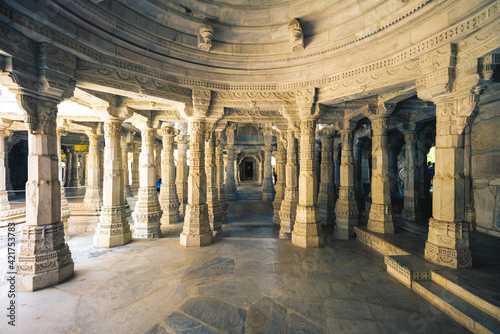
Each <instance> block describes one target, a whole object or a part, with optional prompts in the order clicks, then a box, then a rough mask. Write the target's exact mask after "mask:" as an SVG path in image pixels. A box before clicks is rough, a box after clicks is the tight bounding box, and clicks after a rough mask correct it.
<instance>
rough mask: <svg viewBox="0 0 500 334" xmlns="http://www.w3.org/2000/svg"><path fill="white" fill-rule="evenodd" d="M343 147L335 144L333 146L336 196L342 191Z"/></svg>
mask: <svg viewBox="0 0 500 334" xmlns="http://www.w3.org/2000/svg"><path fill="white" fill-rule="evenodd" d="M340 147H341V145H340V144H338V143H335V141H334V145H333V179H334V182H333V184H334V187H335V194H337V195H338V193H339V189H340V156H341V148H340Z"/></svg>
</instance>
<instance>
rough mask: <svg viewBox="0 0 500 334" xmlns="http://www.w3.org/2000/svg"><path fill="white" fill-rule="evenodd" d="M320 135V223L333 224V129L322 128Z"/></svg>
mask: <svg viewBox="0 0 500 334" xmlns="http://www.w3.org/2000/svg"><path fill="white" fill-rule="evenodd" d="M320 135H321V182H320V185H319V193H318V207H319V213H320V217H321V225H325V226H333V225H334V224H335V210H334V208H335V191H334V182H333V131H332V130H331V129H323V130H322V132H321V133H320Z"/></svg>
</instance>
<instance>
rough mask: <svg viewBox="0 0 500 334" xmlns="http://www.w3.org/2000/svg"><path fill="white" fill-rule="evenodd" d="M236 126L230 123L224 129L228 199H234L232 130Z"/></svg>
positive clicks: (234, 157) (234, 156) (234, 155)
mask: <svg viewBox="0 0 500 334" xmlns="http://www.w3.org/2000/svg"><path fill="white" fill-rule="evenodd" d="M235 129H236V126H235V125H234V124H231V125H230V126H229V127H228V128H227V130H226V140H227V145H226V152H227V172H226V197H227V200H228V201H234V200H236V183H235V174H234V171H235V166H234V165H235V159H236V153H235V147H234V130H235Z"/></svg>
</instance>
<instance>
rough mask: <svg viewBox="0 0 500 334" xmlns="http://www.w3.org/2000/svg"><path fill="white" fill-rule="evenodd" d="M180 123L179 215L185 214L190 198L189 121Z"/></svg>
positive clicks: (178, 153)
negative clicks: (188, 162) (188, 163)
mask: <svg viewBox="0 0 500 334" xmlns="http://www.w3.org/2000/svg"><path fill="white" fill-rule="evenodd" d="M178 124H179V131H180V132H179V135H178V136H177V176H176V177H177V178H176V181H175V185H176V187H177V196H178V198H179V215H181V216H184V215H185V209H186V205H187V200H188V165H187V149H188V135H187V130H188V123H185V122H182V123H178Z"/></svg>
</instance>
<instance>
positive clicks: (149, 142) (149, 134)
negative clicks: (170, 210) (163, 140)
mask: <svg viewBox="0 0 500 334" xmlns="http://www.w3.org/2000/svg"><path fill="white" fill-rule="evenodd" d="M154 132H155V130H154V129H152V128H148V127H145V128H142V129H141V136H142V148H141V155H140V156H139V174H140V186H139V191H138V196H137V202H136V204H135V208H134V212H133V213H132V218H133V219H134V234H133V237H134V238H139V239H152V238H159V237H161V227H160V218H161V216H162V210H161V209H160V203H159V202H158V197H157V190H156V180H155V157H154Z"/></svg>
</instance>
